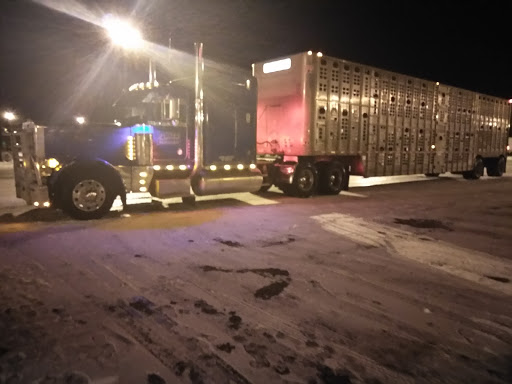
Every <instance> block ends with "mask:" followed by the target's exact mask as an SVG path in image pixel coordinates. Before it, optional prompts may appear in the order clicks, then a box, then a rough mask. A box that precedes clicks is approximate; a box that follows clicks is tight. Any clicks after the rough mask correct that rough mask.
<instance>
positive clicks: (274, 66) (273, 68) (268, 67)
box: [263, 57, 292, 73]
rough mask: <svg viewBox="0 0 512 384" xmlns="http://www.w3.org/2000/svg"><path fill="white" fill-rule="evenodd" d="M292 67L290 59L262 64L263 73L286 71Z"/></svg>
mask: <svg viewBox="0 0 512 384" xmlns="http://www.w3.org/2000/svg"><path fill="white" fill-rule="evenodd" d="M291 67H292V59H290V58H289V57H288V58H286V59H282V60H276V61H269V62H268V63H265V64H263V73H272V72H279V71H286V70H288V69H290V68H291Z"/></svg>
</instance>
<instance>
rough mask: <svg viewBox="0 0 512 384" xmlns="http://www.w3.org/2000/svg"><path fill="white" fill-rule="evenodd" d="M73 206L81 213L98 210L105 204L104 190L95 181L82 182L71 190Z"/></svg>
mask: <svg viewBox="0 0 512 384" xmlns="http://www.w3.org/2000/svg"><path fill="white" fill-rule="evenodd" d="M72 198H73V204H74V205H75V207H76V208H78V209H79V210H81V211H85V212H91V211H95V210H98V209H100V207H101V206H102V205H103V203H105V198H106V194H105V188H104V187H103V185H102V184H101V183H99V182H98V181H96V180H82V181H80V182H79V183H78V184H77V185H75V187H74V188H73V196H72Z"/></svg>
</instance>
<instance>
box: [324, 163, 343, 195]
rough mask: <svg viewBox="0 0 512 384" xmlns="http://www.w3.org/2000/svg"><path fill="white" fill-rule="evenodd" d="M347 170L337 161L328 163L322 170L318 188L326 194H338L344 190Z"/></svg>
mask: <svg viewBox="0 0 512 384" xmlns="http://www.w3.org/2000/svg"><path fill="white" fill-rule="evenodd" d="M346 177H347V171H346V169H345V167H343V165H342V164H341V163H339V162H337V161H334V162H332V163H330V164H328V165H327V166H326V167H324V168H323V169H322V170H321V171H320V181H319V186H318V190H319V192H321V193H323V194H326V195H337V194H339V193H340V192H341V191H342V190H343V186H344V183H345V178H346Z"/></svg>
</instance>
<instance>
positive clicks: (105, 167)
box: [11, 60, 263, 220]
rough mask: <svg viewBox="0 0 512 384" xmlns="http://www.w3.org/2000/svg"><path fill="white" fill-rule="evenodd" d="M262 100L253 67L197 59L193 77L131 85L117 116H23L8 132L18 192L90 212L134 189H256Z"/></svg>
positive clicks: (163, 194) (167, 193)
mask: <svg viewBox="0 0 512 384" xmlns="http://www.w3.org/2000/svg"><path fill="white" fill-rule="evenodd" d="M196 61H197V60H196ZM256 103H257V82H256V79H255V78H254V77H252V76H251V75H249V74H246V73H242V72H238V71H232V70H231V71H223V70H220V69H218V68H209V67H208V66H204V64H201V63H197V62H196V70H195V74H194V71H191V76H190V77H188V78H182V79H181V80H177V81H170V82H166V83H164V84H159V83H158V82H157V81H156V80H153V81H152V82H146V83H138V84H134V85H132V86H131V87H130V88H129V89H128V90H127V91H126V92H124V93H123V94H122V95H121V97H120V98H119V99H118V100H117V102H116V103H115V111H116V112H117V116H118V117H117V118H116V120H115V123H113V124H111V125H105V124H83V125H76V124H75V125H68V126H38V125H37V124H35V123H34V122H32V121H27V122H25V123H24V124H23V125H22V129H21V130H20V131H16V132H14V133H13V134H12V136H11V144H12V149H13V161H14V171H15V182H16V195H17V197H19V198H22V199H24V200H25V201H26V202H27V204H30V205H34V206H38V207H50V206H51V207H55V208H60V209H62V210H63V211H64V212H65V213H67V214H68V215H69V216H71V217H73V218H76V219H83V220H88V219H97V218H101V217H102V216H104V215H105V214H106V213H107V212H108V211H109V210H110V209H111V207H112V204H113V202H114V200H115V199H116V198H117V197H118V196H120V198H121V200H122V202H123V205H126V196H127V194H129V193H131V192H149V193H150V194H151V196H154V197H158V198H169V197H181V198H183V199H184V200H185V201H190V200H193V199H194V196H196V195H198V196H203V195H214V194H221V193H235V192H255V191H258V190H259V189H260V187H261V184H262V180H263V177H262V175H261V172H260V171H259V170H258V168H257V166H256Z"/></svg>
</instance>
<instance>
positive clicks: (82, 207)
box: [59, 168, 116, 220]
mask: <svg viewBox="0 0 512 384" xmlns="http://www.w3.org/2000/svg"><path fill="white" fill-rule="evenodd" d="M59 196H60V199H61V201H60V206H61V207H62V210H63V211H64V212H65V213H66V214H68V215H69V216H71V217H72V218H74V219H77V220H95V219H100V218H102V217H103V216H105V215H106V214H107V213H108V212H109V211H110V208H111V207H112V203H113V202H114V199H115V198H116V194H115V193H114V188H113V186H112V184H111V183H110V181H109V177H108V175H106V174H105V173H104V172H102V170H101V169H94V168H92V169H87V170H81V171H80V172H77V173H76V174H71V175H69V176H68V178H67V179H66V180H64V182H63V184H62V191H61V193H60V194H59Z"/></svg>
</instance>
